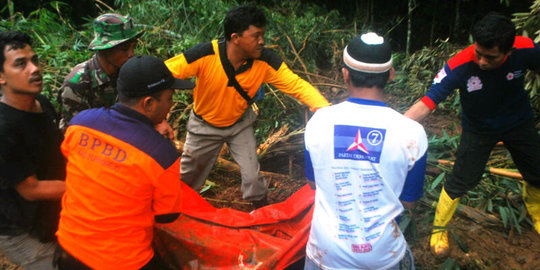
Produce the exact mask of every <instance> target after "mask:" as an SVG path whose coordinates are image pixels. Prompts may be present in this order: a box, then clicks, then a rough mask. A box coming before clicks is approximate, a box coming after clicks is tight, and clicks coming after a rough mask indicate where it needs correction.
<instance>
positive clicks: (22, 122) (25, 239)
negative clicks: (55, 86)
mask: <svg viewBox="0 0 540 270" xmlns="http://www.w3.org/2000/svg"><path fill="white" fill-rule="evenodd" d="M42 84H43V81H42V74H41V67H40V64H39V57H38V55H37V54H36V53H35V52H34V50H33V49H32V41H31V39H30V37H29V36H28V35H26V34H24V33H21V32H15V31H12V32H0V87H1V89H2V97H1V99H0V138H2V139H1V140H0V251H1V252H2V253H3V254H4V255H5V256H6V257H7V258H8V259H9V260H10V261H11V262H13V263H16V264H19V265H20V266H21V267H22V268H23V269H26V270H28V269H36V270H43V269H53V266H52V256H53V253H54V249H55V246H56V241H54V240H55V239H54V232H55V231H56V226H57V224H58V218H59V210H60V202H59V201H60V198H61V197H62V195H63V194H64V190H65V184H64V181H63V180H64V177H65V160H64V157H63V156H62V153H61V152H60V143H61V142H62V134H61V133H60V131H59V130H58V125H57V120H58V117H57V115H56V112H55V111H54V108H53V106H52V104H51V103H50V102H49V101H48V100H47V99H46V98H45V97H44V96H42V95H40V93H41V90H42Z"/></svg>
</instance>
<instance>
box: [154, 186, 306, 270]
mask: <svg viewBox="0 0 540 270" xmlns="http://www.w3.org/2000/svg"><path fill="white" fill-rule="evenodd" d="M314 195H315V192H314V191H313V190H311V189H310V188H309V186H307V185H306V186H304V187H302V188H301V189H300V190H298V191H297V192H296V193H294V194H293V195H292V196H291V197H289V198H288V199H287V200H286V201H284V202H281V203H277V204H272V205H268V206H265V207H262V208H259V209H257V210H254V211H252V212H250V213H246V212H242V211H238V210H234V209H230V208H215V207H213V206H212V205H210V204H209V203H208V202H207V201H206V200H205V199H204V198H202V197H201V196H200V195H199V194H198V193H197V192H195V191H194V190H193V189H191V188H189V187H188V186H187V185H183V197H182V198H183V206H182V209H183V210H182V213H181V215H180V217H179V218H178V219H177V220H176V221H175V222H173V223H169V224H158V225H156V233H155V236H154V244H155V245H156V248H157V250H158V251H159V252H160V254H161V256H163V257H164V259H165V260H167V261H168V262H169V263H171V264H173V265H174V266H176V267H177V269H285V268H286V267H287V266H289V265H291V264H292V263H294V262H296V261H298V260H300V259H302V258H303V257H304V255H305V247H306V243H307V240H308V236H309V228H310V225H311V217H312V214H313V207H312V206H313V200H314Z"/></svg>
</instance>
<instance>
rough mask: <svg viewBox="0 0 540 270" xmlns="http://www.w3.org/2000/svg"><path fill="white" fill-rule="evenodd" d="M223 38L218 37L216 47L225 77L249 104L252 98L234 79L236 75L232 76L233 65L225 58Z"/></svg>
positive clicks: (225, 48)
mask: <svg viewBox="0 0 540 270" xmlns="http://www.w3.org/2000/svg"><path fill="white" fill-rule="evenodd" d="M225 44H226V43H225V39H224V38H222V39H219V41H218V47H219V59H220V60H221V65H222V66H223V69H224V70H225V74H227V78H229V84H232V86H234V89H236V92H238V94H240V95H241V96H242V97H243V98H244V99H245V100H246V101H247V103H248V105H251V103H253V99H252V98H250V97H249V96H248V94H247V92H246V91H244V89H243V88H242V86H240V84H239V83H238V81H237V80H236V77H235V76H234V75H235V74H234V73H235V72H234V67H233V66H232V64H231V62H229V59H227V47H226V46H225Z"/></svg>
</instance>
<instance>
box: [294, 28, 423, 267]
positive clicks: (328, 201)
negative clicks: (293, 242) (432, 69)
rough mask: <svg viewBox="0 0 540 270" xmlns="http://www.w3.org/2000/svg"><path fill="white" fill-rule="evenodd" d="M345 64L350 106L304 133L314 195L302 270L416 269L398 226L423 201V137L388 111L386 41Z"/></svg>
mask: <svg viewBox="0 0 540 270" xmlns="http://www.w3.org/2000/svg"><path fill="white" fill-rule="evenodd" d="M343 62H344V65H345V67H344V68H343V69H342V73H343V79H344V81H345V85H346V86H347V90H348V92H349V98H348V99H347V101H345V102H343V103H340V104H337V105H333V106H330V107H326V108H322V109H319V110H318V111H317V112H316V113H315V114H314V115H313V117H312V118H311V119H310V120H309V122H308V123H307V125H306V131H305V133H304V141H305V149H306V150H305V162H306V176H307V178H308V180H310V181H309V183H310V186H312V187H314V188H316V191H315V208H314V210H313V220H312V222H311V231H310V235H309V240H308V243H307V248H306V262H305V268H304V269H306V270H319V269H414V261H413V257H412V255H411V252H410V250H409V248H408V245H407V242H406V241H405V238H404V236H403V234H402V233H401V230H400V229H399V226H398V224H397V223H396V221H395V219H396V217H398V215H399V214H400V213H401V212H402V211H403V210H404V208H407V209H411V208H413V207H414V204H415V201H417V200H418V199H420V197H421V196H422V190H423V183H424V176H425V168H426V156H427V147H428V142H427V137H426V133H425V132H424V129H423V128H422V126H421V125H420V124H418V123H417V122H415V121H413V120H411V119H409V118H407V117H405V116H403V115H402V114H400V113H398V112H396V111H395V110H393V109H391V108H389V107H387V105H386V103H385V95H384V87H385V85H386V83H387V82H388V81H389V80H391V79H392V77H393V73H394V70H393V68H392V53H391V50H390V45H389V44H388V43H387V42H386V41H385V40H384V39H383V37H381V36H379V35H377V34H375V33H366V34H363V35H360V36H357V37H356V38H354V39H353V40H352V41H351V42H350V43H349V44H348V45H347V47H345V49H344V50H343Z"/></svg>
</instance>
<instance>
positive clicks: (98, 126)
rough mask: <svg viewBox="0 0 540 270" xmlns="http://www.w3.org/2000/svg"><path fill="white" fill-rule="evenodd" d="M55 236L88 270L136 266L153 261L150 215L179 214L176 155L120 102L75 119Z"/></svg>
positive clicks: (68, 137) (145, 121) (66, 144)
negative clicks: (88, 267) (89, 268)
mask: <svg viewBox="0 0 540 270" xmlns="http://www.w3.org/2000/svg"><path fill="white" fill-rule="evenodd" d="M62 152H63V153H64V155H65V156H66V158H67V160H68V164H67V177H66V193H65V195H64V197H63V199H62V212H61V217H60V224H59V229H58V232H57V236H58V242H59V243H60V245H61V246H62V247H63V248H64V249H65V250H66V251H67V252H69V253H70V254H71V255H73V256H74V257H75V258H77V259H79V260H80V261H82V262H83V263H85V264H86V265H88V266H90V267H91V268H93V269H139V268H141V267H142V266H144V265H145V264H146V263H148V262H149V261H150V259H151V258H152V256H153V255H154V252H153V250H152V247H151V243H152V237H153V225H154V216H155V215H163V214H169V213H179V211H180V206H181V205H180V201H181V200H180V196H181V194H180V190H181V187H180V166H179V160H180V159H179V154H178V152H177V151H176V149H175V148H174V146H173V145H172V144H171V142H170V141H169V140H166V139H165V138H163V136H162V135H161V134H159V133H158V132H157V131H156V130H155V129H154V125H153V124H152V122H151V121H150V120H149V119H148V118H146V117H145V116H144V115H142V114H140V113H138V112H136V111H134V110H131V109H129V108H128V107H126V106H123V105H121V104H116V105H114V106H113V107H112V108H111V109H104V108H101V109H91V110H86V111H82V112H80V113H79V114H78V115H76V116H75V118H73V120H72V121H71V123H70V127H69V128H68V129H67V131H66V135H65V140H64V142H63V143H62Z"/></svg>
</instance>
